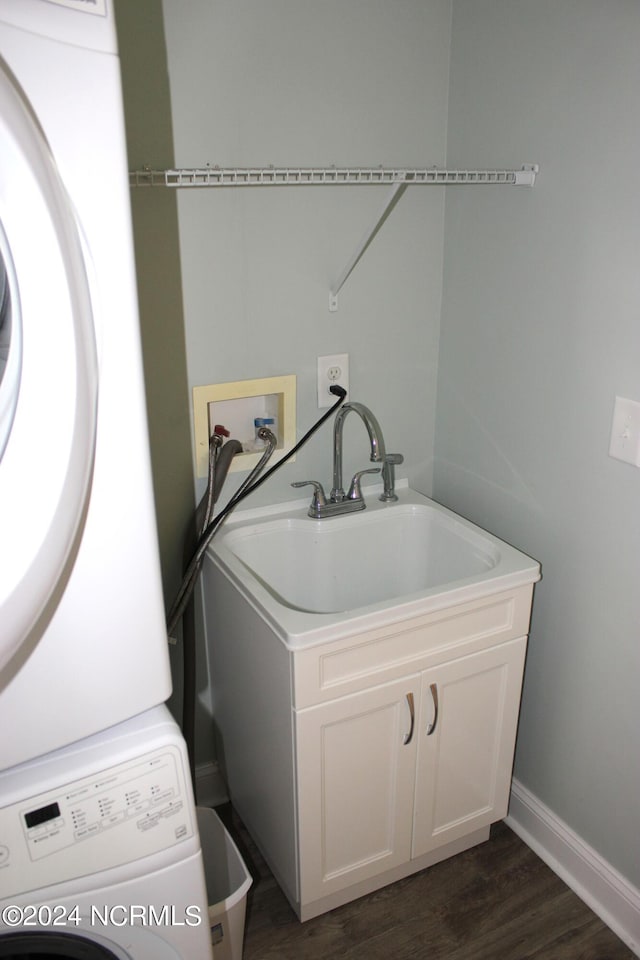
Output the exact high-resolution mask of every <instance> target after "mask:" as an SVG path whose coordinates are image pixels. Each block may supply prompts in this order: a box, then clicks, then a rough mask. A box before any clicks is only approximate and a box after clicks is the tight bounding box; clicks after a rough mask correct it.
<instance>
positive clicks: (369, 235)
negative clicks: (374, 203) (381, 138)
mask: <svg viewBox="0 0 640 960" xmlns="http://www.w3.org/2000/svg"><path fill="white" fill-rule="evenodd" d="M408 186H409V184H408V183H407V182H406V181H399V182H398V183H394V185H393V187H392V188H391V190H390V191H389V193H388V195H387V199H386V200H385V202H384V204H383V206H382V207H381V209H380V211H379V212H378V215H377V216H376V218H375V219H374V220H373V222H372V223H371V225H370V227H369V229H368V230H367V231H366V233H365V234H364V236H363V237H362V240H361V241H360V243H359V244H358V246H357V248H356V250H355V252H354V254H353V256H352V257H351V259H350V260H349V262H348V263H347V265H346V267H345V268H344V270H343V271H342V273H341V274H340V276H339V277H338V279H337V280H336V282H335V283H334V284H333V286H332V287H331V290H330V291H329V310H330V311H331V313H335V312H336V310H337V309H338V294H339V292H340V290H341V288H342V287H343V285H344V283H345V281H346V280H347V278H348V277H349V276H350V275H351V272H352V271H353V269H354V267H355V266H356V264H357V263H358V262H359V261H360V259H361V257H362V255H363V253H364V252H365V250H366V249H367V247H368V246H369V245H370V243H371V241H372V240H373V238H374V237H375V235H376V234H377V233H378V231H379V230H380V228H381V227H382V225H383V223H384V222H385V221H386V219H387V217H388V216H389V215H390V213H391V211H392V210H393V208H394V207H395V205H396V204H397V202H398V200H399V199H400V197H401V196H402V194H403V193H404V192H405V190H406V189H407V187H408Z"/></svg>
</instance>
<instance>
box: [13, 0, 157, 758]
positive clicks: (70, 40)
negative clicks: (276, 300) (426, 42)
mask: <svg viewBox="0 0 640 960" xmlns="http://www.w3.org/2000/svg"><path fill="white" fill-rule="evenodd" d="M0 264H1V266H0V729H1V730H2V731H3V736H2V738H1V739H0V770H1V769H5V768H8V767H10V766H13V765H15V764H19V763H22V762H24V761H26V760H27V759H29V758H32V757H35V756H38V755H41V754H43V753H45V752H47V751H51V750H55V749H57V748H59V747H61V746H63V745H65V744H68V743H71V742H73V741H75V740H77V739H79V738H81V737H86V736H90V735H92V734H94V733H96V732H97V731H100V730H104V729H106V728H107V727H110V726H112V725H114V724H117V723H119V722H121V721H123V720H125V719H127V718H129V717H132V716H134V715H136V714H138V713H141V712H142V711H145V710H147V709H148V708H150V707H152V706H155V705H157V704H159V703H162V702H163V701H165V700H166V699H167V698H168V696H169V695H170V692H171V681H170V670H169V658H168V652H167V638H166V631H165V624H164V610H163V601H162V592H161V582H160V572H159V559H158V546H157V535H156V527H155V516H154V506H153V492H152V485H151V477H150V461H149V449H148V435H147V423H146V413H145V399H144V387H143V376H142V360H141V350H140V340H139V326H138V315H137V301H136V286H135V273H134V259H133V248H132V232H131V219H130V206H129V187H128V173H127V163H126V147H125V138H124V122H123V109H122V100H121V87H120V71H119V60H118V56H117V46H116V35H115V25H114V20H113V13H112V10H111V3H110V2H107V0H91V2H87V0H0Z"/></svg>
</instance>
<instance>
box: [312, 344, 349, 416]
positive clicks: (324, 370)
mask: <svg viewBox="0 0 640 960" xmlns="http://www.w3.org/2000/svg"><path fill="white" fill-rule="evenodd" d="M333 384H336V385H337V386H339V387H344V389H345V390H346V391H347V393H348V392H349V354H348V353H334V354H332V355H331V356H329V357H318V407H330V406H332V405H333V404H334V403H335V402H336V400H337V399H338V398H337V397H336V396H334V395H333V394H332V393H329V387H331V386H332V385H333Z"/></svg>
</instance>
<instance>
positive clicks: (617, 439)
mask: <svg viewBox="0 0 640 960" xmlns="http://www.w3.org/2000/svg"><path fill="white" fill-rule="evenodd" d="M609 456H610V457H615V458H616V460H624V461H625V463H632V464H633V466H634V467H640V403H638V402H637V401H636V400H628V399H627V398H626V397H616V402H615V406H614V409H613V424H612V426H611V444H610V446H609Z"/></svg>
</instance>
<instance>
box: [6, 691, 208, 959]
mask: <svg viewBox="0 0 640 960" xmlns="http://www.w3.org/2000/svg"><path fill="white" fill-rule="evenodd" d="M0 797H1V798H2V799H1V800H0V804H1V806H0V958H2V960H7V958H14V957H19V956H21V957H24V956H25V955H27V956H34V957H35V956H37V957H38V958H39V960H40V958H42V960H44V958H45V957H49V956H51V957H54V956H55V957H58V958H60V957H66V958H69V960H75V958H83V960H211V955H212V948H211V932H210V928H209V922H208V904H207V893H206V888H205V878H204V870H203V865H202V857H201V851H200V841H199V839H198V831H197V825H196V812H195V808H194V805H193V796H192V794H191V784H190V779H189V766H188V762H187V756H186V751H185V747H184V741H183V739H182V737H181V735H180V731H179V729H178V728H177V726H176V724H175V722H174V721H173V720H172V719H171V716H170V715H169V712H168V711H167V709H166V707H164V706H162V707H156V708H154V709H152V710H150V711H147V713H145V714H144V715H142V716H140V717H135V718H133V719H131V720H128V721H125V722H124V723H122V724H119V725H117V726H116V727H114V728H111V729H110V730H108V731H104V732H102V733H99V734H96V735H94V736H93V737H90V738H88V739H86V740H84V741H82V742H81V743H77V744H74V745H72V746H68V747H65V748H62V749H60V750H57V751H54V752H53V753H51V754H49V755H47V756H46V757H41V758H38V759H36V760H31V761H29V762H27V763H24V764H20V765H19V766H18V767H15V768H14V769H12V770H8V771H5V772H4V773H0Z"/></svg>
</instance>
